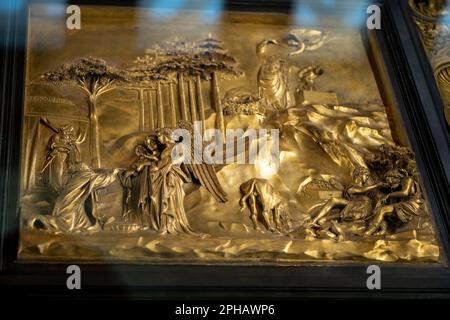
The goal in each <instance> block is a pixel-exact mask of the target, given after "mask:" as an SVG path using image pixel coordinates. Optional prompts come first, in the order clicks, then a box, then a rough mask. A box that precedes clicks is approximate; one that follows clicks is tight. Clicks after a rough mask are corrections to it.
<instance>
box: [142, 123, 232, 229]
mask: <svg viewBox="0 0 450 320" xmlns="http://www.w3.org/2000/svg"><path fill="white" fill-rule="evenodd" d="M156 137H157V139H158V143H159V144H160V145H161V146H162V151H161V156H160V160H159V162H158V164H157V170H156V171H155V172H154V174H153V175H152V196H151V198H152V201H153V204H154V210H155V215H156V217H155V218H156V225H157V228H158V231H159V233H160V234H177V233H187V234H195V232H194V231H193V230H192V228H191V226H190V224H189V221H188V219H187V216H186V212H185V209H184V203H183V202H184V196H185V192H184V189H183V185H184V184H185V183H187V182H197V183H200V185H201V186H203V187H204V188H206V190H208V192H209V193H210V194H211V195H212V196H213V197H214V198H215V199H216V200H217V201H220V202H225V201H227V198H226V193H225V191H224V190H223V189H222V187H221V186H220V183H219V181H218V179H217V175H216V172H215V170H214V167H213V166H212V165H209V164H205V163H203V162H202V159H196V157H198V155H197V153H196V152H194V149H195V148H194V146H193V145H189V146H187V149H186V146H184V147H185V148H184V149H185V150H188V151H189V150H190V151H191V154H190V157H189V159H193V160H192V161H185V160H186V159H185V158H183V157H174V158H173V157H172V154H174V151H175V148H177V147H178V144H180V143H187V142H185V141H177V140H176V139H175V137H174V134H173V132H172V130H170V129H168V128H162V129H158V130H157V131H156ZM194 140H195V139H194ZM184 162H186V163H184Z"/></svg>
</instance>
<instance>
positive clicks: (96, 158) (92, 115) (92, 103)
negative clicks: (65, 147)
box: [89, 95, 101, 169]
mask: <svg viewBox="0 0 450 320" xmlns="http://www.w3.org/2000/svg"><path fill="white" fill-rule="evenodd" d="M96 100H97V97H96V96H93V95H91V96H90V97H89V127H90V134H89V137H90V143H89V148H90V154H91V166H92V167H93V168H94V169H96V168H101V160H100V143H99V136H98V119H97V109H96V108H97V107H96Z"/></svg>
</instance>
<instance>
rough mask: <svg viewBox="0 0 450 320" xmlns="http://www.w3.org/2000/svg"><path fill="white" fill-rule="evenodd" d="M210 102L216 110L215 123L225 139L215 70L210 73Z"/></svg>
mask: <svg viewBox="0 0 450 320" xmlns="http://www.w3.org/2000/svg"><path fill="white" fill-rule="evenodd" d="M211 102H212V104H213V107H214V110H215V111H216V125H217V128H218V129H219V130H220V131H221V132H222V139H223V141H225V120H224V118H223V110H222V103H221V101H220V91H219V83H218V80H217V74H216V72H213V73H212V75H211Z"/></svg>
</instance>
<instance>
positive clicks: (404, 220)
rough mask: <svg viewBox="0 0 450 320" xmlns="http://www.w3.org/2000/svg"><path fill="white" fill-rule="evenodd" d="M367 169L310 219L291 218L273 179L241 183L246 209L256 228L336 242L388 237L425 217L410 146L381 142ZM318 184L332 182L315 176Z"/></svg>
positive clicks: (355, 174) (360, 170)
mask: <svg viewBox="0 0 450 320" xmlns="http://www.w3.org/2000/svg"><path fill="white" fill-rule="evenodd" d="M366 162H367V167H358V168H356V169H355V170H354V172H353V175H352V176H353V182H352V183H351V184H350V185H348V186H347V187H343V186H341V185H339V183H338V182H335V183H337V184H338V186H336V185H335V186H334V188H336V189H340V190H342V191H341V196H339V197H330V198H329V199H328V200H326V201H325V202H324V203H322V204H320V206H318V207H315V208H314V210H311V211H310V213H309V215H308V218H307V219H306V220H305V221H302V222H300V223H299V222H297V221H294V220H293V219H292V218H291V215H290V214H289V209H288V206H287V204H286V202H285V201H284V200H283V199H282V197H281V196H280V195H279V194H278V193H277V192H276V191H275V190H274V188H273V187H272V186H271V184H270V183H269V181H267V180H264V179H251V180H249V181H247V182H245V183H243V184H242V185H241V194H242V198H241V200H240V205H241V208H242V210H245V209H246V208H248V209H249V210H250V212H251V218H252V221H253V225H254V228H255V230H258V231H261V230H262V229H261V226H262V227H263V228H265V229H267V230H269V231H271V232H277V233H285V234H293V233H298V232H301V231H303V232H304V233H305V234H306V235H308V236H312V237H326V238H333V239H336V240H342V239H345V237H346V236H363V237H370V236H384V235H386V234H387V233H393V232H395V231H396V229H397V228H399V227H402V226H405V225H407V224H408V223H410V222H412V221H413V220H414V219H415V218H419V217H420V216H421V215H423V213H424V212H425V211H424V209H425V208H424V198H423V194H422V191H421V188H420V184H419V182H418V175H417V172H416V163H415V160H414V158H413V154H412V153H411V151H410V150H409V149H408V148H405V147H400V146H391V145H382V146H381V147H380V148H379V149H378V150H376V151H375V152H373V153H370V154H368V155H367V157H366ZM310 184H311V185H314V184H316V185H317V184H322V185H324V184H325V185H326V184H330V182H327V181H324V180H321V181H320V180H311V182H310Z"/></svg>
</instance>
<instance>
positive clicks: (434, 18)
mask: <svg viewBox="0 0 450 320" xmlns="http://www.w3.org/2000/svg"><path fill="white" fill-rule="evenodd" d="M410 7H411V9H412V10H413V19H414V22H415V23H416V26H417V29H418V31H419V33H420V36H421V39H422V44H423V46H424V48H425V51H426V52H427V54H428V57H429V60H430V64H431V66H432V68H433V70H434V75H435V78H436V83H437V85H438V88H439V90H440V92H441V96H442V100H443V102H444V105H445V107H444V116H445V119H446V121H447V124H448V125H449V126H450V58H449V54H450V45H449V44H450V26H449V24H448V21H449V20H448V17H449V13H448V8H447V2H446V1H445V0H436V1H433V0H421V1H420V0H410Z"/></svg>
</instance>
